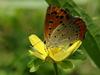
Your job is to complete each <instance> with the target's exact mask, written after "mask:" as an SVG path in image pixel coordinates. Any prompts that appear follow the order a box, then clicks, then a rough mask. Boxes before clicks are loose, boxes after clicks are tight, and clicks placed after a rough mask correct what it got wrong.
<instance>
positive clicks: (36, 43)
mask: <svg viewBox="0 0 100 75" xmlns="http://www.w3.org/2000/svg"><path fill="white" fill-rule="evenodd" d="M29 40H30V42H31V44H32V45H33V47H34V49H35V50H36V51H37V53H40V54H42V55H43V56H44V57H46V56H47V55H48V53H47V51H46V46H45V44H44V43H43V42H42V41H41V40H40V39H39V38H38V37H37V36H36V35H34V34H33V35H30V36H29ZM35 53H36V52H35Z"/></svg>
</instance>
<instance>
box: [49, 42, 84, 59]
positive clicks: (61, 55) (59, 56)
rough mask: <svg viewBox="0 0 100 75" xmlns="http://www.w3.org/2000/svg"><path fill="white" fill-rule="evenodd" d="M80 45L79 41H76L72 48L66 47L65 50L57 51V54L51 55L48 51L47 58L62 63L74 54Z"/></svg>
mask: <svg viewBox="0 0 100 75" xmlns="http://www.w3.org/2000/svg"><path fill="white" fill-rule="evenodd" d="M81 44H82V41H81V40H78V41H76V42H75V43H74V44H73V45H72V46H70V47H68V48H67V49H66V50H59V52H57V53H55V54H53V52H52V50H51V51H50V50H49V56H50V57H51V58H52V59H53V60H55V61H62V60H64V59H65V58H67V57H68V56H69V55H71V54H72V53H73V52H75V51H76V50H77V49H78V48H79V47H80V45H81Z"/></svg>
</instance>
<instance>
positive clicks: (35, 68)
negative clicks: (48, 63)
mask: <svg viewBox="0 0 100 75" xmlns="http://www.w3.org/2000/svg"><path fill="white" fill-rule="evenodd" d="M39 66H40V65H34V64H33V66H32V67H31V68H30V72H35V71H37V70H38V69H39Z"/></svg>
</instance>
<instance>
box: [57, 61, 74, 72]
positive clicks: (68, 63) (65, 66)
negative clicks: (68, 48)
mask: <svg viewBox="0 0 100 75" xmlns="http://www.w3.org/2000/svg"><path fill="white" fill-rule="evenodd" d="M58 65H59V66H60V67H61V68H62V69H64V70H65V69H73V64H72V63H71V61H68V60H64V61H62V62H59V63H58Z"/></svg>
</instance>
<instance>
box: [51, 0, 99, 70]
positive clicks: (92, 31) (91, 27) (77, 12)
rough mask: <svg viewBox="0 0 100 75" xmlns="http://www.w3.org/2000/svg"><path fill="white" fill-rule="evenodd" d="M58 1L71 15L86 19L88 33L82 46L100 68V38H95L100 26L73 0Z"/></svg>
mask: <svg viewBox="0 0 100 75" xmlns="http://www.w3.org/2000/svg"><path fill="white" fill-rule="evenodd" d="M57 2H59V4H60V5H59V6H60V7H63V8H64V9H68V10H69V12H70V13H71V15H73V16H79V17H81V18H82V19H83V20H84V21H85V23H86V26H87V34H86V38H85V40H84V41H83V45H82V46H83V47H84V49H85V50H86V52H87V53H88V55H89V56H90V57H91V59H92V60H93V61H94V63H95V64H96V65H97V66H98V67H99V68H100V60H98V57H99V56H100V49H99V47H98V46H99V45H97V42H98V40H97V41H96V38H94V37H95V35H96V33H97V31H99V29H100V27H98V26H97V25H95V24H94V23H93V20H92V19H91V18H90V17H89V16H88V15H87V14H86V13H85V11H83V10H82V9H81V8H80V7H78V6H77V5H76V4H75V3H74V2H73V0H57ZM52 3H53V0H52V1H51V4H52ZM53 4H54V3H53Z"/></svg>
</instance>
